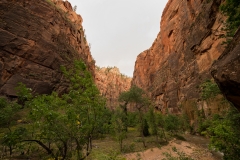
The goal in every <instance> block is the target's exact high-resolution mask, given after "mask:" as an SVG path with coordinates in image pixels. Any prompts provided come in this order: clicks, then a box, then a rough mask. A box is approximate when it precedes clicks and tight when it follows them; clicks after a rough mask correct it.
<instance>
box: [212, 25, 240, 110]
mask: <svg viewBox="0 0 240 160" xmlns="http://www.w3.org/2000/svg"><path fill="white" fill-rule="evenodd" d="M211 74H212V76H213V78H214V79H215V81H216V82H217V83H218V85H219V87H220V89H221V91H222V92H223V94H224V95H225V96H226V98H227V99H228V100H229V101H230V102H232V103H233V104H234V105H235V106H236V107H237V109H238V110H239V111H240V28H239V29H238V31H237V33H236V34H235V36H234V38H233V40H232V42H231V43H230V45H229V47H227V48H226V50H225V51H224V52H223V54H222V55H221V56H220V57H219V59H218V60H217V61H216V62H215V63H214V64H213V66H212V69H211Z"/></svg>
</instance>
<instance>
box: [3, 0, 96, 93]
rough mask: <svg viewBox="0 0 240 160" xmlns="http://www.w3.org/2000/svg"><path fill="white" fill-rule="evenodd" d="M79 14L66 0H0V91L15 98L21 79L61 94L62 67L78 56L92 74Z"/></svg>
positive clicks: (41, 89) (38, 89) (37, 88)
mask: <svg viewBox="0 0 240 160" xmlns="http://www.w3.org/2000/svg"><path fill="white" fill-rule="evenodd" d="M82 21H83V20H82V18H81V16H80V15H77V14H76V13H75V12H74V11H73V9H72V6H71V4H70V3H69V2H67V1H56V0H52V1H51V0H34V1H33V0H17V1H16V0H1V1H0V77H1V79H0V94H1V95H7V96H10V97H11V96H13V97H14V96H16V92H15V89H14V88H15V87H16V86H17V83H18V82H23V83H25V84H27V86H28V87H31V88H32V89H33V91H34V92H37V93H40V94H43V93H44V94H47V93H51V92H52V90H55V91H58V92H64V91H65V89H66V84H64V82H63V81H62V73H61V71H60V66H61V65H70V64H72V63H73V61H74V60H75V59H82V60H83V61H84V62H85V63H86V65H87V67H88V69H89V70H90V71H91V72H92V74H93V75H94V70H95V61H94V60H93V58H92V56H91V54H90V51H89V46H88V43H87V41H86V38H85V35H84V29H83V27H82Z"/></svg>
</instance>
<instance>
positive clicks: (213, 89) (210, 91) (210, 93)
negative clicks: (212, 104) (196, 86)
mask: <svg viewBox="0 0 240 160" xmlns="http://www.w3.org/2000/svg"><path fill="white" fill-rule="evenodd" d="M200 87H201V97H202V99H203V100H207V99H211V98H214V97H216V96H217V95H218V94H220V93H221V91H220V89H219V88H218V85H217V84H216V83H215V82H212V81H211V80H206V81H205V82H204V83H203V84H201V86H200Z"/></svg>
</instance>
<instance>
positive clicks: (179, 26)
mask: <svg viewBox="0 0 240 160" xmlns="http://www.w3.org/2000/svg"><path fill="white" fill-rule="evenodd" d="M221 3H222V2H221V0H214V1H207V0H204V1H203V0H184V1H179V0H169V2H168V3H167V5H166V7H165V9H164V12H163V14H162V19H161V24H160V32H159V34H158V36H157V38H156V39H155V41H154V43H153V44H152V46H151V47H150V48H149V49H148V50H146V51H144V52H142V53H141V54H139V55H138V57H137V60H136V62H135V71H134V76H133V80H132V84H135V85H137V86H139V87H141V88H142V89H144V90H145V91H147V92H148V93H149V95H150V96H151V97H152V99H154V101H155V103H156V104H155V107H156V108H158V109H159V110H161V111H163V112H164V111H166V109H168V111H169V112H172V113H179V111H180V106H181V104H182V103H183V102H184V101H187V100H194V101H196V102H197V101H198V100H199V97H200V95H199V89H198V88H199V85H200V84H201V83H203V82H204V81H205V80H206V79H210V78H211V75H210V71H209V69H210V67H211V65H212V63H213V61H214V60H216V59H218V57H219V56H220V54H221V53H222V52H223V50H224V46H223V45H222V41H223V39H221V38H219V37H220V36H221V35H222V34H223V33H222V30H221V29H222V27H223V23H222V21H223V20H224V17H223V15H222V14H221V13H220V12H219V6H220V4H221Z"/></svg>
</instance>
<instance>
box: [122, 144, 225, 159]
mask: <svg viewBox="0 0 240 160" xmlns="http://www.w3.org/2000/svg"><path fill="white" fill-rule="evenodd" d="M176 151H177V152H178V153H184V154H185V155H186V156H187V157H191V158H192V159H194V160H220V159H221V156H216V155H214V154H213V153H211V152H210V151H209V150H208V149H206V148H203V147H201V146H199V145H195V144H194V143H190V142H186V141H181V140H172V141H170V142H169V144H168V145H166V146H163V147H161V148H152V149H148V150H145V151H143V152H135V153H129V154H125V155H124V157H126V159H127V160H162V159H163V158H166V156H165V155H164V154H165V153H169V154H171V155H172V157H179V154H177V152H176Z"/></svg>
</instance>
